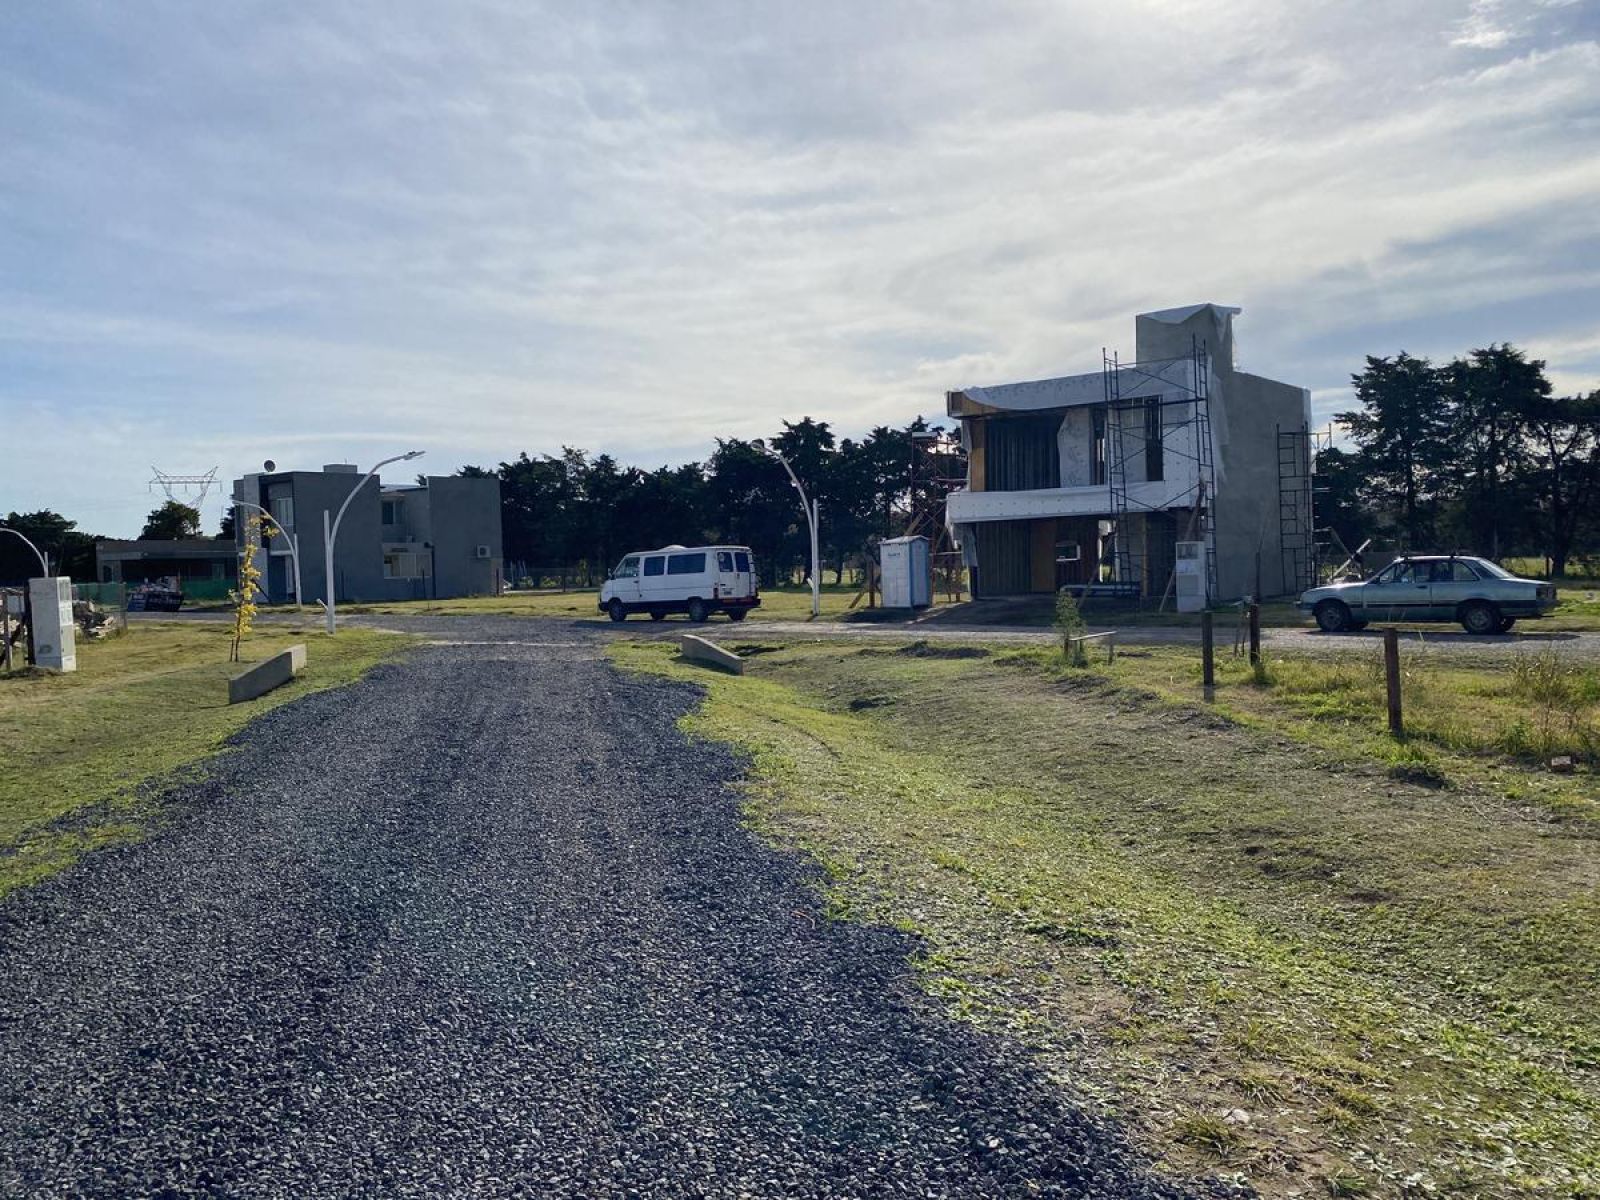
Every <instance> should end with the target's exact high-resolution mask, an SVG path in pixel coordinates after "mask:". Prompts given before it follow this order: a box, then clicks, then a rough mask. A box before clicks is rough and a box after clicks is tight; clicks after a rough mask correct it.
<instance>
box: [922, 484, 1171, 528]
mask: <svg viewBox="0 0 1600 1200" xmlns="http://www.w3.org/2000/svg"><path fill="white" fill-rule="evenodd" d="M1194 502H1195V476H1194V472H1193V471H1187V472H1182V473H1181V474H1180V478H1177V479H1161V480H1156V481H1155V482H1153V483H1130V484H1128V507H1129V508H1130V509H1134V510H1147V509H1165V508H1189V507H1191V506H1193V504H1194ZM1112 511H1113V509H1112V504H1111V489H1110V488H1109V487H1107V486H1106V485H1105V484H1103V483H1102V484H1097V485H1095V486H1092V487H1065V488H1040V489H1038V490H1035V491H1026V492H972V491H966V490H962V491H959V492H951V493H950V495H949V496H948V497H947V498H946V500H945V513H946V519H947V520H948V521H949V522H950V524H952V525H965V524H971V523H974V522H978V521H1031V520H1035V519H1037V518H1042V517H1104V516H1109V515H1111V513H1112Z"/></svg>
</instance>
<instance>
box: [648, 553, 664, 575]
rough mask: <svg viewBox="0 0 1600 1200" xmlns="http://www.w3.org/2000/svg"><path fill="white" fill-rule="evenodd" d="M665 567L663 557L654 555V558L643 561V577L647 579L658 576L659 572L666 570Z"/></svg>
mask: <svg viewBox="0 0 1600 1200" xmlns="http://www.w3.org/2000/svg"><path fill="white" fill-rule="evenodd" d="M666 565H667V560H666V559H665V558H664V557H662V556H661V555H659V554H658V555H656V556H655V557H654V558H647V559H645V560H644V573H645V576H646V577H647V578H648V577H649V576H651V575H659V574H661V572H662V571H663V570H665V569H666Z"/></svg>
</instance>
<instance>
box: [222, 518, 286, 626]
mask: <svg viewBox="0 0 1600 1200" xmlns="http://www.w3.org/2000/svg"><path fill="white" fill-rule="evenodd" d="M233 506H234V507H235V508H253V509H255V510H256V511H257V512H258V513H260V514H261V519H262V520H264V521H266V522H267V523H268V524H269V525H271V526H272V527H273V528H274V529H276V530H277V531H278V532H279V533H281V534H283V540H284V541H286V542H288V543H289V561H290V562H292V563H293V564H294V606H295V608H296V609H298V608H299V607H300V535H299V534H295V533H290V532H289V531H288V530H287V529H285V528H284V527H283V524H282V522H280V521H279V520H278V518H277V517H275V516H273V515H272V514H271V513H270V512H268V511H267V510H266V509H264V508H262V507H261V505H259V504H251V503H250V501H248V500H235V501H234V502H233Z"/></svg>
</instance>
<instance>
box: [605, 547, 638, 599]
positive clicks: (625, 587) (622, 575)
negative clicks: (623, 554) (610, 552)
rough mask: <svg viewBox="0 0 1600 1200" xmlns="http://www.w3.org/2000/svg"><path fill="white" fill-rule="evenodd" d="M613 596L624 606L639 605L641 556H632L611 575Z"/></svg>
mask: <svg viewBox="0 0 1600 1200" xmlns="http://www.w3.org/2000/svg"><path fill="white" fill-rule="evenodd" d="M611 595H612V597H613V598H614V599H617V600H621V601H622V602H623V603H624V604H637V603H639V556H638V555H637V554H630V555H628V557H627V558H625V559H623V560H622V561H621V562H619V563H618V564H617V569H616V570H615V571H613V572H612V573H611Z"/></svg>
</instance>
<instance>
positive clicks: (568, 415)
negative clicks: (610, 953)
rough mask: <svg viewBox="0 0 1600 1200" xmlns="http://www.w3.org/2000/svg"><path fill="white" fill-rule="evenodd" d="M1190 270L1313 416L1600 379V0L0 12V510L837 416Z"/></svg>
mask: <svg viewBox="0 0 1600 1200" xmlns="http://www.w3.org/2000/svg"><path fill="white" fill-rule="evenodd" d="M1201 301H1215V302H1217V303H1221V304H1230V305H1239V306H1241V307H1242V308H1243V309H1244V312H1243V315H1242V316H1240V317H1239V318H1238V319H1237V322H1236V326H1235V328H1236V335H1237V343H1238V358H1239V365H1240V366H1241V367H1242V368H1244V369H1246V370H1250V371H1254V372H1256V373H1258V374H1263V375H1268V376H1271V377H1274V378H1278V379H1284V380H1287V381H1289V382H1293V383H1297V384H1300V385H1302V386H1305V387H1308V388H1310V389H1311V390H1312V396H1313V404H1314V409H1315V415H1316V418H1317V420H1318V421H1319V422H1321V421H1325V420H1326V419H1327V418H1328V417H1329V416H1331V414H1333V413H1334V412H1337V411H1339V410H1340V409H1341V408H1343V407H1346V406H1347V405H1348V400H1349V391H1348V387H1349V377H1350V375H1351V373H1352V372H1353V371H1356V370H1359V369H1360V367H1361V365H1362V362H1363V358H1364V356H1365V355H1368V354H1393V353H1395V352H1397V351H1399V350H1401V349H1404V350H1407V351H1409V352H1411V353H1413V354H1418V355H1428V356H1433V357H1437V358H1445V359H1447V358H1449V357H1451V356H1453V355H1456V354H1461V353H1464V352H1466V351H1467V350H1470V349H1471V348H1473V347H1475V346H1481V345H1486V344H1488V343H1490V342H1497V341H1510V342H1514V343H1515V344H1517V345H1519V346H1522V347H1524V348H1525V349H1527V350H1528V351H1529V352H1530V353H1532V354H1534V355H1535V356H1537V357H1540V358H1544V359H1545V360H1547V362H1548V364H1549V373H1550V375H1551V377H1552V378H1553V380H1554V381H1555V383H1556V386H1557V388H1558V389H1560V390H1562V391H1563V392H1570V391H1579V390H1582V391H1589V390H1591V389H1594V388H1596V387H1600V0H1566V2H1562V0H1407V2H1406V3H1402V4H1396V3H1392V2H1389V0H1371V2H1367V3H1341V2H1339V0H1323V2H1320V3H1318V4H1315V5H1311V4H1306V3H1303V2H1300V0H1284V2H1281V3H1268V2H1245V0H1203V2H1201V0H1117V2H1116V3H1110V2H1108V0H1056V2H1054V3H1045V2H1042V0H984V3H981V4H974V3H971V0H959V2H951V3H939V2H930V3H919V4H909V3H894V2H891V0H884V2H881V3H879V2H874V3H862V2H861V0H807V2H806V3H805V4H778V3H752V2H750V0H740V2H738V3H722V2H720V0H690V2H684V3H671V2H668V0H656V2H653V3H640V4H631V3H626V2H625V0H609V2H608V3H606V4H600V5H596V4H587V3H577V2H576V0H574V2H573V3H566V4H547V5H540V4H536V3H532V2H530V0H506V2H504V3H498V2H477V0H452V3H449V4H438V3H435V2H433V0H330V2H328V3H318V4H309V5H283V4H266V3H250V2H239V3H229V4H209V3H195V2H194V0H189V2H187V3H181V4H179V3H163V2H161V0H147V2H142V3H139V4H116V3H110V2H105V0H101V2H95V3H88V2H78V0H50V2H49V3H44V4H24V5H17V6H12V7H10V8H9V9H8V13H7V17H6V20H5V22H4V23H3V24H0V513H3V512H5V511H8V510H11V509H16V510H21V511H31V510H35V509H39V508H51V509H55V510H57V511H59V512H62V513H64V514H66V515H67V516H69V517H71V518H73V519H75V520H76V521H77V522H78V524H79V526H80V528H83V529H85V530H88V531H90V532H95V533H101V534H105V535H109V536H132V535H133V534H135V533H137V531H138V528H139V526H140V524H141V523H142V519H143V516H144V514H145V513H147V512H148V511H149V510H150V509H151V508H153V507H154V506H155V505H156V504H157V503H158V502H159V501H161V500H162V499H164V497H163V496H161V495H160V494H159V493H158V492H157V493H152V492H151V490H150V489H149V486H148V481H149V479H150V477H151V469H152V467H156V468H160V469H161V470H164V471H167V472H169V473H191V472H194V473H200V472H204V471H207V470H209V469H210V468H211V467H213V466H215V467H218V468H219V469H220V470H219V474H220V475H221V477H222V478H224V479H229V478H232V477H234V476H237V475H239V474H241V473H243V472H244V471H246V470H252V469H258V466H259V464H260V463H261V461H262V460H264V459H268V458H271V459H273V460H275V461H276V462H277V463H278V464H279V466H280V467H282V468H289V467H300V468H315V467H317V466H320V465H321V464H323V463H326V462H340V461H345V462H355V463H358V464H361V465H362V466H369V465H371V464H372V463H373V462H375V461H377V460H378V459H380V458H384V457H387V456H388V455H390V454H393V453H396V452H398V451H401V450H407V449H412V448H417V449H421V450H424V451H425V452H426V457H425V458H423V459H422V460H421V461H420V462H418V463H415V464H405V466H404V468H403V469H401V470H399V471H398V472H397V473H396V474H393V475H391V474H390V473H389V472H387V471H386V473H385V477H386V478H391V479H398V480H404V479H407V478H409V477H410V475H411V474H413V473H414V472H415V468H417V467H421V468H424V469H425V470H427V471H429V472H432V473H449V472H451V471H453V470H455V469H456V468H458V467H460V466H461V465H463V464H465V463H476V464H483V465H488V466H493V465H494V464H496V463H498V462H500V461H503V460H506V459H510V458H514V457H515V456H516V455H517V454H518V453H520V452H523V451H526V452H528V453H530V454H533V455H537V454H540V453H557V452H559V450H560V448H561V447H562V446H563V445H567V446H577V447H582V448H584V449H587V450H589V451H591V452H602V451H603V452H608V453H610V454H613V455H615V456H616V457H618V458H619V459H621V460H623V461H624V462H629V463H634V464H637V465H640V466H644V467H655V466H659V465H661V464H664V463H673V464H675V463H678V462H682V461H687V460H693V459H704V458H705V457H707V456H708V455H709V453H710V451H711V450H712V448H713V446H714V444H715V439H716V438H717V437H729V436H737V437H757V436H763V435H769V434H771V433H772V432H774V431H776V430H777V429H779V428H780V427H781V426H780V422H781V421H784V420H790V421H794V420H798V419H800V418H801V417H802V416H807V415H809V416H813V417H816V418H818V419H821V420H826V421H828V422H830V423H831V424H832V425H833V427H834V428H835V430H836V431H837V432H838V433H839V434H841V435H852V436H855V435H860V434H861V433H863V432H865V431H866V430H867V429H869V428H870V427H872V426H874V425H879V424H903V423H904V422H906V421H908V420H910V419H911V418H912V417H914V416H916V415H918V414H919V413H920V414H926V415H928V416H930V417H936V416H938V415H940V414H941V413H942V411H943V396H944V393H945V392H946V391H947V390H950V389H953V388H959V387H963V386H965V385H969V384H980V385H981V384H994V383H1004V382H1008V381H1014V380H1020V379H1033V378H1041V377H1048V376H1053V375H1062V374H1070V373H1075V372H1080V371H1092V370H1098V369H1099V367H1100V361H1101V358H1100V355H1101V350H1102V347H1104V348H1107V349H1112V350H1118V351H1120V352H1121V353H1122V354H1123V356H1124V357H1126V356H1128V355H1129V354H1131V352H1132V349H1133V320H1132V318H1133V314H1134V313H1136V312H1140V311H1145V310H1149V309H1158V308H1168V307H1175V306H1178V305H1185V304H1191V303H1197V302H1201ZM221 511H222V500H221V498H220V495H217V494H214V495H213V497H212V498H211V499H210V500H208V502H207V505H206V513H205V520H206V525H207V527H208V529H209V528H212V527H214V526H215V525H216V523H217V522H218V521H219V519H220V517H221Z"/></svg>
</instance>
